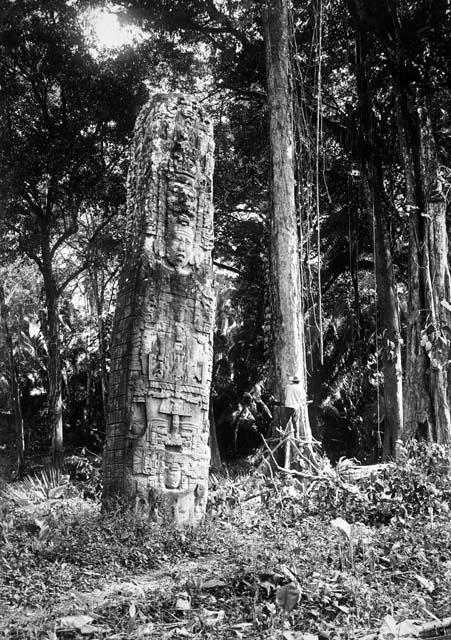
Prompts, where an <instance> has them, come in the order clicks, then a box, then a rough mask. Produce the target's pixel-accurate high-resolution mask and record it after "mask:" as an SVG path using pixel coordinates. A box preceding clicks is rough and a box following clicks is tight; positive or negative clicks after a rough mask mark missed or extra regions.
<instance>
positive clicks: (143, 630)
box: [134, 622, 155, 638]
mask: <svg viewBox="0 0 451 640" xmlns="http://www.w3.org/2000/svg"><path fill="white" fill-rule="evenodd" d="M154 629H155V625H154V623H153V622H147V623H146V624H141V625H140V626H139V627H138V628H137V629H135V632H134V633H135V634H136V637H137V638H144V637H145V636H148V635H150V634H151V633H152V632H153V631H154Z"/></svg>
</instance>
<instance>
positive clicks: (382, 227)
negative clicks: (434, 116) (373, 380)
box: [348, 0, 403, 459]
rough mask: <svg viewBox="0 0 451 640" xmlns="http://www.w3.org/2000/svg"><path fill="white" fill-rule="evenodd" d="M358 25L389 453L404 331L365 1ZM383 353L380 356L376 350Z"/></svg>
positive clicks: (399, 414)
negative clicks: (364, 27)
mask: <svg viewBox="0 0 451 640" xmlns="http://www.w3.org/2000/svg"><path fill="white" fill-rule="evenodd" d="M348 6H349V8H350V11H351V14H352V16H353V19H354V23H355V29H356V49H357V56H356V80H357V92H358V99H359V109H360V128H361V132H360V138H361V140H360V151H361V154H362V157H361V159H360V160H361V162H362V164H363V168H364V171H365V174H366V189H365V196H366V208H367V211H368V218H369V223H370V228H373V250H374V260H375V277H376V292H377V311H376V313H377V321H378V322H377V329H378V333H379V332H380V334H381V340H382V357H381V361H382V372H383V376H384V444H383V458H384V459H389V458H392V457H395V455H396V440H397V439H398V437H399V433H400V431H401V429H402V424H403V380H402V363H401V333H400V324H399V314H398V298H397V292H396V285H395V280H394V273H393V258H392V251H391V238H390V232H389V206H388V203H387V202H386V196H385V189H384V172H383V165H382V159H381V156H380V153H379V152H378V149H380V144H379V139H380V133H379V131H378V125H377V120H376V119H375V117H374V107H373V97H372V92H371V87H370V83H369V80H368V73H367V67H368V64H369V61H368V50H367V46H366V41H367V38H366V34H365V33H363V30H362V25H361V17H360V14H359V11H361V7H360V8H359V3H358V2H356V1H355V0H350V2H349V3H348ZM376 357H377V358H378V357H379V355H378V354H376Z"/></svg>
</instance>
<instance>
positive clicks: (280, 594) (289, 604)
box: [276, 582, 301, 613]
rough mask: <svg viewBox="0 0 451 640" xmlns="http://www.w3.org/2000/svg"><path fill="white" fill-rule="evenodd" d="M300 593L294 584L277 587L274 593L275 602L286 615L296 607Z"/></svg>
mask: <svg viewBox="0 0 451 640" xmlns="http://www.w3.org/2000/svg"><path fill="white" fill-rule="evenodd" d="M300 595H301V592H300V590H299V588H298V586H297V585H295V584H294V582H290V583H289V584H286V585H284V586H282V587H279V588H278V589H277V592H276V601H277V604H278V605H279V607H281V608H282V609H283V610H284V611H285V612H286V613H290V611H292V610H293V609H294V607H295V606H296V605H297V603H298V600H299V598H300Z"/></svg>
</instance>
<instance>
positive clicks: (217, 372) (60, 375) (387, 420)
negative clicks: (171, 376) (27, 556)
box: [0, 0, 451, 465]
mask: <svg viewBox="0 0 451 640" xmlns="http://www.w3.org/2000/svg"><path fill="white" fill-rule="evenodd" d="M263 4H265V5H266V3H263ZM261 8H262V3H261V2H254V1H252V0H240V1H238V0H233V1H232V0H231V1H216V2H215V1H214V0H204V1H202V2H201V1H194V0H189V1H188V0H151V1H146V0H124V1H123V2H116V3H114V5H111V4H110V3H99V2H94V1H93V2H88V1H86V0H71V1H65V0H49V1H48V2H40V1H38V0H15V1H8V2H5V3H4V7H2V11H1V15H0V175H1V180H0V205H1V206H0V227H1V238H2V241H1V247H0V251H1V271H0V306H1V312H2V329H1V344H2V349H1V358H0V383H1V387H0V400H1V410H2V412H3V413H4V414H7V413H9V414H13V415H14V420H15V424H16V425H17V424H20V425H22V426H21V428H20V432H21V433H22V435H21V438H22V440H23V450H22V452H21V454H20V459H21V463H20V464H21V465H22V464H23V461H24V455H25V458H29V459H31V458H32V456H33V455H35V454H38V453H42V452H43V451H46V450H48V449H49V448H50V449H51V451H52V456H53V458H54V460H55V461H58V459H61V457H62V455H63V451H64V449H66V450H67V451H69V450H75V449H77V448H82V447H87V448H88V449H90V450H93V451H95V452H99V451H100V450H101V447H102V446H103V443H104V437H105V416H106V403H107V398H108V372H109V368H110V337H111V328H112V319H113V315H114V309H115V297H116V293H117V285H118V279H119V274H120V271H121V267H122V264H123V261H124V247H125V244H124V243H125V235H126V234H125V229H126V223H127V220H126V191H127V186H126V182H127V171H128V161H129V148H130V143H131V139H132V135H133V126H134V123H135V120H136V117H137V115H138V112H139V110H140V108H141V107H142V106H143V104H144V103H145V102H146V101H147V99H148V97H149V95H152V94H155V93H158V92H182V93H183V92H184V93H189V94H193V95H195V96H196V98H197V99H198V100H199V101H200V102H201V104H202V105H203V106H204V107H205V108H206V109H207V110H208V111H209V113H210V115H211V117H212V119H213V124H214V136H215V173H214V190H213V192H214V211H215V214H214V215H215V220H214V226H215V244H214V250H213V261H214V265H215V279H216V287H215V291H216V309H217V310H216V326H215V333H214V366H213V382H212V409H213V414H212V415H213V418H214V423H215V426H216V433H217V438H218V443H219V454H220V455H221V456H223V457H227V456H228V457H236V456H240V455H247V454H249V453H250V452H252V451H253V450H255V448H257V447H258V446H259V445H260V442H261V436H262V435H263V436H265V435H266V434H267V433H268V432H269V431H268V430H269V429H270V425H269V423H270V417H269V416H270V415H272V414H273V413H274V406H277V405H275V404H274V403H275V402H278V401H279V402H280V401H281V400H282V398H281V394H282V388H281V381H280V375H279V374H278V373H277V366H275V364H274V349H275V345H276V344H277V338H278V332H279V331H280V330H281V326H282V324H283V323H282V322H281V321H280V318H276V317H275V314H274V307H273V304H272V301H273V298H274V286H275V285H274V280H273V277H272V275H271V274H272V270H273V268H274V267H273V264H272V262H271V255H273V253H272V251H273V250H272V249H271V247H272V243H273V241H274V237H275V230H274V225H273V216H272V211H273V204H274V197H273V195H274V192H275V187H276V186H277V185H275V184H274V183H275V178H274V174H271V162H272V158H273V157H274V156H273V154H274V151H273V149H274V147H273V142H274V140H273V139H272V135H273V133H272V132H273V129H272V125H271V113H272V112H271V101H270V97H271V84H270V82H271V73H270V72H271V68H272V67H271V65H275V64H276V61H275V57H274V56H273V58H271V55H268V50H269V49H270V48H268V43H271V42H272V43H274V37H275V36H277V34H274V33H272V30H274V29H275V23H276V22H277V21H274V20H271V19H268V15H267V14H265V12H264V11H263V12H262V11H261ZM289 8H290V11H289V20H288V23H287V24H288V31H287V34H286V43H287V46H286V50H285V53H284V54H283V55H284V56H285V57H286V60H285V61H282V62H284V64H285V66H286V68H287V69H288V76H289V104H290V109H291V116H290V117H291V119H292V132H293V141H292V142H293V148H294V162H293V177H294V178H293V179H294V183H293V184H294V198H295V200H294V214H293V215H294V217H293V221H292V223H291V226H290V228H289V230H288V231H289V234H291V237H293V238H296V243H297V246H298V247H299V251H298V260H296V265H297V268H298V269H299V273H300V303H299V304H300V307H301V313H302V318H303V323H304V325H303V326H304V330H303V347H302V349H303V351H302V353H303V355H302V359H303V361H304V364H305V380H306V397H307V402H308V416H307V417H306V419H307V421H308V422H309V423H310V426H311V429H312V433H313V436H314V438H315V439H316V440H317V441H318V442H319V443H320V444H321V445H322V448H323V450H324V452H325V453H326V454H327V455H328V456H329V457H330V458H331V459H332V460H333V461H338V460H339V459H340V458H341V457H342V456H347V457H355V458H357V459H358V460H360V461H361V462H375V461H378V460H380V459H381V458H384V459H390V458H393V457H395V455H396V448H397V442H398V441H399V440H400V439H402V440H407V439H409V438H411V437H418V438H424V439H427V440H431V441H435V442H438V443H441V444H450V442H451V414H450V397H451V387H450V384H451V382H450V363H451V350H450V344H451V342H450V341H451V279H450V271H449V243H448V237H449V231H450V211H449V186H450V175H451V173H450V169H449V167H450V158H449V149H450V146H449V133H450V124H449V102H450V91H449V86H450V82H449V80H450V77H449V73H450V70H449V59H450V55H449V54H450V50H449V42H450V40H449V32H450V12H449V7H448V5H447V3H446V2H445V0H443V1H441V0H438V1H434V2H430V1H428V0H415V1H413V2H402V1H400V0H383V1H382V2H378V3H373V2H370V1H366V0H338V1H334V2H332V1H328V0H311V1H309V2H298V1H297V0H294V2H293V3H292V6H290V7H289ZM271 10H276V11H277V3H273V2H270V3H269V4H268V11H271ZM92 11H97V12H100V13H97V14H95V15H100V16H102V15H104V16H107V15H111V14H113V15H114V16H117V19H118V20H119V24H120V25H122V26H123V29H125V30H126V29H127V25H133V29H132V28H131V27H129V29H131V31H130V33H131V34H132V36H133V34H139V37H136V38H135V39H133V37H130V40H129V42H127V43H126V44H121V45H120V46H117V47H115V46H111V43H110V44H109V46H108V47H106V46H102V43H101V42H99V41H98V40H97V41H96V38H97V36H96V33H95V30H93V29H92V28H90V27H91V26H92V25H90V24H88V23H89V16H90V15H91V16H92V15H94V14H92V13H89V12H92ZM87 16H88V18H87ZM271 38H273V40H271ZM277 73H278V72H277ZM277 73H275V75H274V73H273V78H274V77H275V78H276V81H277V77H278V75H277ZM270 174H271V175H272V176H273V177H272V178H271V180H269V178H268V176H270ZM277 233H278V232H277ZM278 286H279V289H282V288H283V284H280V285H278ZM279 294H280V291H279V292H278V293H277V295H279ZM293 304H295V303H294V302H293ZM296 304H297V303H296ZM287 373H291V372H290V371H288V372H285V374H287ZM285 374H284V375H285ZM2 415H3V414H2ZM237 434H238V435H237ZM21 446H22V445H21Z"/></svg>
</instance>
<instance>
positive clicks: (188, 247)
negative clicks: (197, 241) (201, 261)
mask: <svg viewBox="0 0 451 640" xmlns="http://www.w3.org/2000/svg"><path fill="white" fill-rule="evenodd" d="M189 222H190V221H189V220H188V219H187V218H185V217H181V218H178V219H176V220H175V221H174V223H173V224H172V225H171V226H170V227H169V229H168V239H167V245H166V247H167V248H166V258H167V261H168V262H169V264H170V265H171V266H173V267H174V268H175V270H176V271H178V272H179V273H188V271H189V266H190V265H191V264H192V263H193V246H194V227H193V226H192V223H191V224H189Z"/></svg>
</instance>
